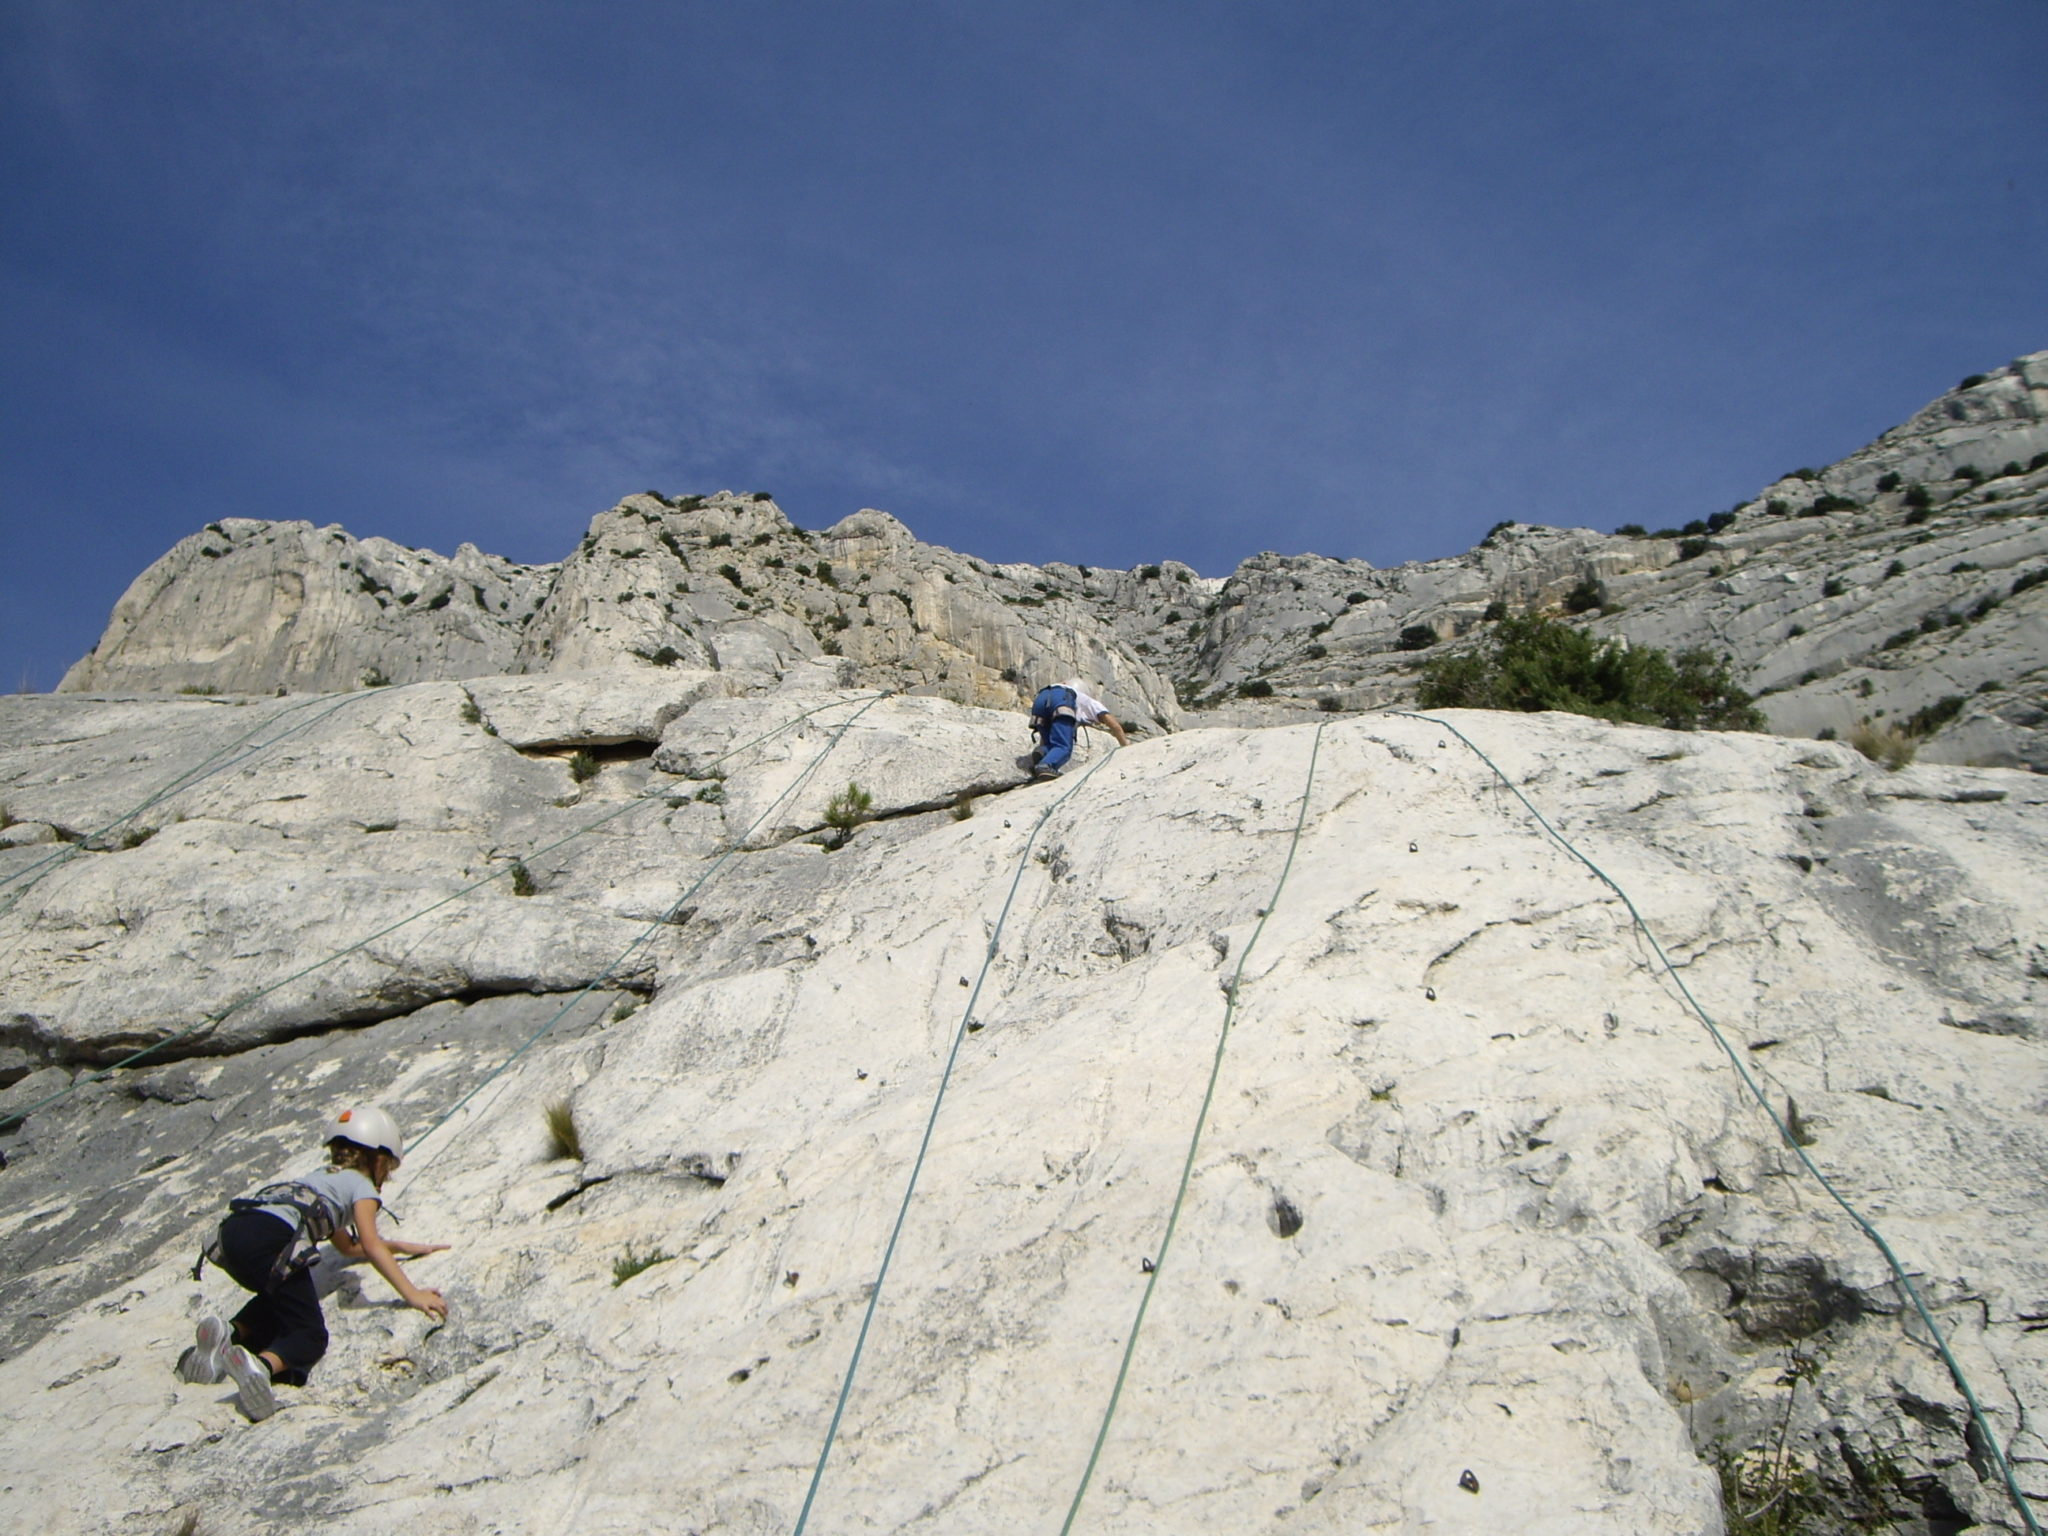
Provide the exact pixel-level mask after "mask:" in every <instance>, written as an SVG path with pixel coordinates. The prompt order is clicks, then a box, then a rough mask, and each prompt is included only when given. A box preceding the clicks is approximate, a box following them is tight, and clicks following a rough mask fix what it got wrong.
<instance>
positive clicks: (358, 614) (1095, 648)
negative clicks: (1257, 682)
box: [59, 492, 1179, 726]
mask: <svg viewBox="0 0 2048 1536" xmlns="http://www.w3.org/2000/svg"><path fill="white" fill-rule="evenodd" d="M1069 569H1070V568H1063V567H1049V568H1047V569H1046V570H1044V571H1041V570H1040V569H1038V568H1037V567H1033V566H995V565H988V564H985V563H983V562H982V561H979V560H974V559H971V558H969V557H967V556H964V555H959V554H956V553H954V552H953V551H952V550H948V549H942V548H939V547H938V546H936V545H929V544H923V543H920V542H919V541H918V540H917V539H915V538H913V537H912V536H911V534H910V532H909V530H908V529H906V528H905V527H904V526H903V525H902V524H901V523H900V522H898V521H897V520H896V519H895V518H893V517H890V516H889V515H888V514H887V513H885V512H873V511H867V512H858V513H855V514H854V515H853V516H851V517H848V518H845V519H843V520H841V521H840V522H839V523H837V524H835V525H834V526H832V527H831V528H828V529H825V530H824V531H823V532H818V533H810V532H805V531H803V530H800V529H798V528H796V527H794V526H793V525H792V524H791V523H790V522H789V520H788V519H787V518H786V517H784V516H783V515H782V513H781V512H780V511H779V510H778V509H777V508H776V507H775V505H774V503H773V502H770V501H768V500H766V499H765V498H763V497H751V496H735V495H732V494H731V493H729V492H728V493H721V494H719V495H717V496H712V497H701V496H691V497H684V498H682V499H680V500H678V501H675V502H670V501H667V500H665V499H663V498H662V497H660V496H656V495H653V494H646V495H638V496H629V497H627V498H626V499H625V500H624V501H623V502H621V503H620V504H619V505H618V506H617V507H614V508H613V509H612V510H610V511H609V512H605V513H602V514H600V515H599V516H598V517H597V518H595V519H594V520H593V521H592V522H591V525H590V528H589V530H588V532H586V533H585V535H584V537H583V540H582V542H581V543H580V544H579V545H578V546H577V548H576V550H575V551H574V552H573V553H572V554H571V555H570V556H569V558H568V559H566V560H564V561H562V562H560V563H559V564H558V565H548V566H515V565H512V564H510V563H509V562H506V561H502V560H492V559H489V558H488V557H485V556H481V555H479V554H477V553H476V551H475V550H473V549H471V548H470V547H469V546H467V545H465V546H464V547H463V549H462V550H461V552H459V553H458V554H457V555H456V557H455V558H454V559H453V560H452V561H450V560H445V559H443V558H442V557H440V556H438V555H435V554H432V553H431V552H427V551H413V550H407V549H404V548H403V547H401V546H398V545H394V544H391V543H389V542H388V541H385V540H381V539H368V540H360V541H359V540H356V539H353V538H351V537H350V536H349V535H347V534H346V533H344V532H343V531H342V530H341V529H339V528H324V529H316V528H314V527H313V526H312V525H311V524H308V523H257V522H250V521H246V520H235V521H229V522H226V523H220V524H215V525H212V526H211V527H209V528H208V529H207V530H206V532H204V533H202V534H196V535H194V536H193V537H192V538H190V539H186V540H184V541H183V542H181V543H180V544H179V545H178V546H177V547H176V548H174V549H173V550H172V551H171V552H170V553H169V554H168V555H166V556H165V557H164V558H163V559H162V560H159V561H158V562H157V563H156V564H155V565H153V566H151V567H150V568H149V570H148V571H146V572H144V573H143V575H142V576H140V577H139V578H137V580H136V582H135V584H134V585H133V586H132V587H131V588H130V589H129V590H128V592H127V594H126V595H125V596H123V597H122V599H121V601H120V602H119V603H118V604H117V605H116V606H115V609H114V618H113V621H112V622H111V623H110V625H109V626H108V629H107V633H106V635H105V636H104V637H102V639H101V641H100V643H99V645H98V646H96V647H95V648H94V650H93V652H92V654H91V655H89V656H87V657H85V658H84V659H83V660H82V661H80V662H79V663H78V664H77V665H75V666H74V667H72V669H71V670H70V671H69V672H68V673H66V674H65V677H64V681H63V682H62V684H60V685H59V691H61V692H73V693H76V692H93V691H101V690H109V689H120V690H137V689H142V690H152V691H159V692H171V691H180V692H201V693H224V694H252V693H264V694H267V693H271V692H273V691H291V692H297V691H301V690H315V691H317V690H331V689H335V688H350V687H355V686H358V685H360V684H375V683H384V682H393V683H404V682H415V681H423V680H428V679H464V678H472V677H488V676H495V675H499V674H504V673H550V672H560V671H588V670H590V669H593V668H599V669H601V668H617V667H620V666H634V667H643V668H649V669H667V668H682V669H685V670H700V671H701V670H712V671H717V672H721V673H728V674H732V676H733V678H734V679H735V683H734V686H738V687H744V686H749V685H753V684H758V683H760V682H763V681H766V680H772V679H775V678H778V677H781V676H782V675H784V674H786V673H787V672H789V671H790V670H791V669H792V668H797V667H802V666H807V665H812V664H815V663H817V662H818V661H820V660H824V659H829V658H840V657H843V658H846V659H849V660H851V661H853V662H854V663H855V665H856V667H857V668H858V670H859V674H860V676H861V678H862V680H863V681H864V682H867V683H870V684H873V685H876V686H881V687H891V688H899V689H904V690H908V691H915V692H921V693H928V694H933V695H937V696H941V697H946V698H951V699H954V700H957V701H958V702H961V703H967V704H983V705H996V706H999V707H1005V708H1015V707H1016V706H1017V705H1018V704H1019V703H1020V702H1021V701H1022V700H1023V699H1024V698H1025V697H1027V696H1028V693H1029V691H1030V689H1031V688H1034V687H1036V686H1037V685H1038V683H1039V682H1044V681H1050V680H1052V679H1053V678H1055V677H1063V676H1066V675H1068V674H1070V673H1080V674H1082V675H1084V676H1086V677H1088V678H1089V679H1091V680H1092V681H1093V682H1094V683H1095V684H1096V685H1097V686H1099V687H1101V688H1102V689H1104V690H1106V691H1107V692H1108V694H1109V695H1110V696H1111V697H1112V698H1114V699H1115V700H1116V701H1117V707H1118V708H1119V710H1120V711H1121V712H1122V714H1123V716H1124V718H1126V719H1127V720H1130V721H1133V722H1135V723H1138V724H1140V725H1153V726H1163V725H1168V724H1171V723H1172V722H1173V721H1174V720H1176V719H1177V718H1178V715H1179V710H1178V708H1177V706H1176V704H1175V701H1174V694H1173V688H1172V685H1171V684H1170V683H1169V682H1168V681H1167V680H1166V679H1165V678H1164V677H1163V676H1161V675H1160V674H1159V672H1158V671H1157V670H1156V669H1155V668H1154V667H1153V665H1152V664H1151V662H1150V661H1148V660H1147V659H1146V656H1145V654H1144V653H1143V651H1142V650H1141V649H1140V648H1139V646H1138V644H1137V643H1135V642H1134V641H1132V640H1131V639H1129V638H1127V637H1126V636H1125V635H1123V634H1121V633H1120V632H1119V630H1118V628H1117V625H1116V623H1115V622H1113V616H1114V615H1115V614H1116V613H1119V612H1121V607H1122V605H1121V604H1120V603H1119V602H1118V601H1117V600H1116V592H1117V590H1118V588H1117V585H1116V584H1114V583H1095V584H1094V585H1093V586H1092V588H1091V586H1090V583H1091V581H1092V580H1093V573H1089V574H1088V576H1086V577H1083V576H1081V573H1079V572H1078V571H1073V572H1072V577H1071V578H1069V577H1067V576H1066V575H1065V574H1064V573H1066V572H1067V571H1068V570H1069ZM1055 583H1060V584H1059V585H1056V584H1055ZM1034 680H1035V681H1034Z"/></svg>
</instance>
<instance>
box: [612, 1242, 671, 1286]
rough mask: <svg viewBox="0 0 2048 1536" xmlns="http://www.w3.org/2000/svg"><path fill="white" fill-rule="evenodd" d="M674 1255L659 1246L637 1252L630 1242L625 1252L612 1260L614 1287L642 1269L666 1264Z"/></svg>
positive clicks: (620, 1284)
mask: <svg viewBox="0 0 2048 1536" xmlns="http://www.w3.org/2000/svg"><path fill="white" fill-rule="evenodd" d="M674 1257H675V1255H674V1254H672V1253H668V1252H665V1251H664V1250H663V1249H661V1248H659V1247H655V1248H650V1249H648V1250H647V1252H645V1253H635V1252H634V1251H633V1245H632V1244H631V1243H628V1244H626V1252H625V1254H624V1255H623V1256H622V1257H620V1258H616V1259H614V1260H612V1288H613V1289H614V1290H616V1289H617V1288H618V1287H619V1286H622V1285H624V1284H625V1283H626V1282H627V1281H628V1280H630V1279H632V1278H633V1277H634V1276H635V1275H637V1274H639V1273H640V1272H641V1271H642V1270H645V1269H652V1268H654V1266H655V1265H657V1264H666V1263H667V1262H668V1261H669V1260H670V1259H672V1258H674Z"/></svg>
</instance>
